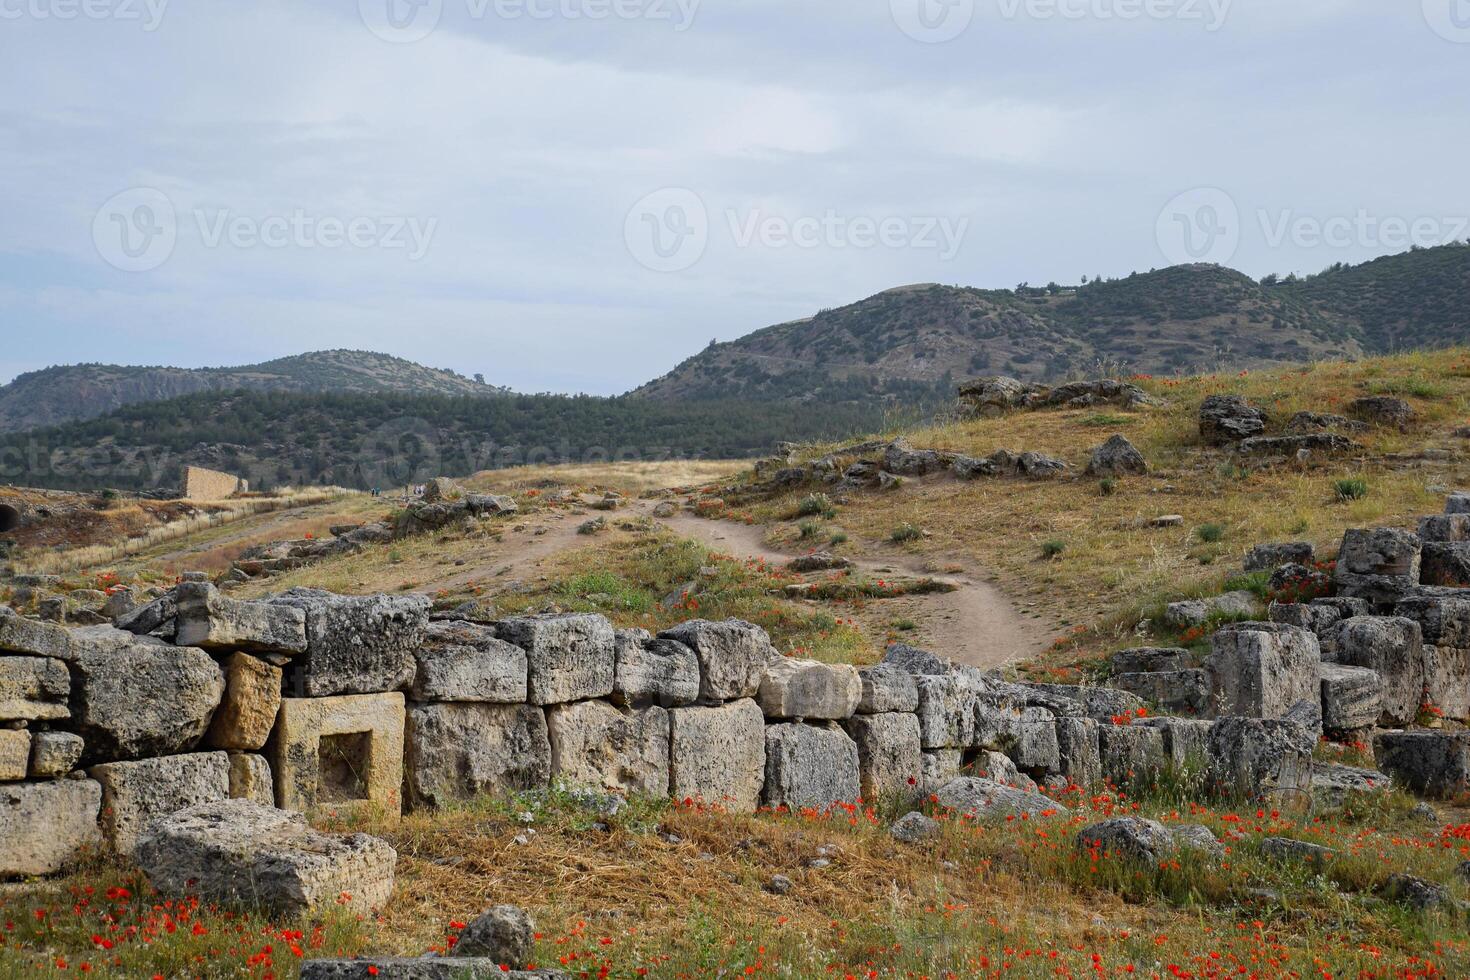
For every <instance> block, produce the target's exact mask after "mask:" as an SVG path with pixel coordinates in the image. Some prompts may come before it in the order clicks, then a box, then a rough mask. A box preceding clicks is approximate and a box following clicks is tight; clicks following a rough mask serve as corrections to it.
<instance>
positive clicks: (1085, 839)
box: [1077, 817, 1179, 868]
mask: <svg viewBox="0 0 1470 980" xmlns="http://www.w3.org/2000/svg"><path fill="white" fill-rule="evenodd" d="M1077 847H1078V849H1079V850H1083V851H1089V852H1091V853H1092V855H1093V860H1094V861H1096V860H1098V859H1099V858H1104V857H1117V858H1121V859H1122V860H1124V861H1128V862H1132V863H1136V864H1141V865H1146V866H1149V867H1155V868H1156V867H1158V865H1159V863H1160V862H1161V861H1163V860H1164V858H1166V857H1167V856H1169V855H1171V854H1173V853H1174V852H1175V851H1177V850H1178V847H1179V846H1178V844H1176V843H1175V842H1174V837H1173V835H1172V834H1170V833H1169V831H1168V830H1167V829H1166V828H1165V827H1164V825H1163V824H1161V823H1158V822H1157V821H1154V820H1145V819H1143V818H1141V817H1116V818H1114V819H1112V820H1104V821H1102V822H1101V823H1095V824H1092V825H1091V826H1088V827H1083V828H1082V830H1081V831H1080V832H1078V834H1077Z"/></svg>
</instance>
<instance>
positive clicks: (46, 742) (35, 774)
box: [31, 732, 84, 779]
mask: <svg viewBox="0 0 1470 980" xmlns="http://www.w3.org/2000/svg"><path fill="white" fill-rule="evenodd" d="M83 747H84V743H83V742H82V739H81V736H79V735H73V734H72V733H71V732H35V733H33V734H32V735H31V778H32V779H56V778H58V777H60V776H65V775H66V774H67V773H69V772H71V771H72V770H73V769H75V768H76V765H77V763H78V762H80V761H81V759H82V749H83Z"/></svg>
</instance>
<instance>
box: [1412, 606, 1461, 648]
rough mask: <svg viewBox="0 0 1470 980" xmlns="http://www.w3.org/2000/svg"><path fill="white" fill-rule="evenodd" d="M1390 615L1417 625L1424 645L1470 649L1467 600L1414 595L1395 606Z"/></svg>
mask: <svg viewBox="0 0 1470 980" xmlns="http://www.w3.org/2000/svg"><path fill="white" fill-rule="evenodd" d="M1393 614H1394V615H1395V616H1401V617H1403V618H1404V619H1412V620H1413V621H1414V622H1416V623H1418V624H1419V632H1420V635H1421V636H1422V637H1423V639H1424V642H1425V643H1427V644H1431V645H1433V646H1444V647H1470V599H1463V598H1455V599H1452V598H1444V597H1439V596H1416V597H1414V598H1411V599H1405V600H1403V601H1402V602H1400V603H1398V604H1397V605H1396V606H1394V607H1393Z"/></svg>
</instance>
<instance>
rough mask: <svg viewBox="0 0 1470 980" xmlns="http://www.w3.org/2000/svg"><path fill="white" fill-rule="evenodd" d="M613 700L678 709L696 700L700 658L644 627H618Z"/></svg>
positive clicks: (677, 643) (626, 703) (633, 704)
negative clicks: (656, 637) (641, 628)
mask: <svg viewBox="0 0 1470 980" xmlns="http://www.w3.org/2000/svg"><path fill="white" fill-rule="evenodd" d="M616 644H617V648H616V661H617V666H616V670H615V671H614V678H613V693H612V700H613V701H615V702H616V703H618V704H622V705H625V706H629V707H642V706H644V705H650V704H656V705H658V706H659V707H661V708H677V707H681V706H683V705H686V704H693V703H694V702H695V701H697V700H699V657H698V656H697V655H696V654H695V652H694V651H693V650H691V649H689V648H688V647H687V646H685V645H684V644H682V643H680V642H679V641H677V640H662V639H654V638H653V637H652V636H650V635H649V633H648V631H647V630H639V629H633V630H618V631H617V640H616Z"/></svg>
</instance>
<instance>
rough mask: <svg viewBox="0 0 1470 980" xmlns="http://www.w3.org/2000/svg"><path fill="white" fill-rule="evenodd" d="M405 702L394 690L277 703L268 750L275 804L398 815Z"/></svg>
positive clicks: (302, 809)
mask: <svg viewBox="0 0 1470 980" xmlns="http://www.w3.org/2000/svg"><path fill="white" fill-rule="evenodd" d="M403 705H404V702H403V695H402V694H401V693H399V692H397V691H394V692H390V693H386V694H344V695H339V696H337V697H330V698H283V699H281V710H280V713H279V714H278V715H277V717H276V728H275V732H274V734H273V736H272V737H271V740H270V743H269V745H268V747H269V749H270V756H269V759H270V765H271V771H272V773H273V774H274V777H275V784H276V802H277V804H278V805H280V806H281V807H282V808H283V809H286V810H297V811H300V812H302V813H310V812H312V811H314V810H316V809H317V808H318V807H330V808H331V809H333V810H335V811H338V812H343V811H346V812H351V811H356V810H373V809H377V810H380V811H381V812H382V813H383V814H384V815H386V816H389V817H396V816H397V815H399V814H400V813H402V810H403V801H402V799H401V797H400V790H401V788H402V786H403V728H404V707H403Z"/></svg>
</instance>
